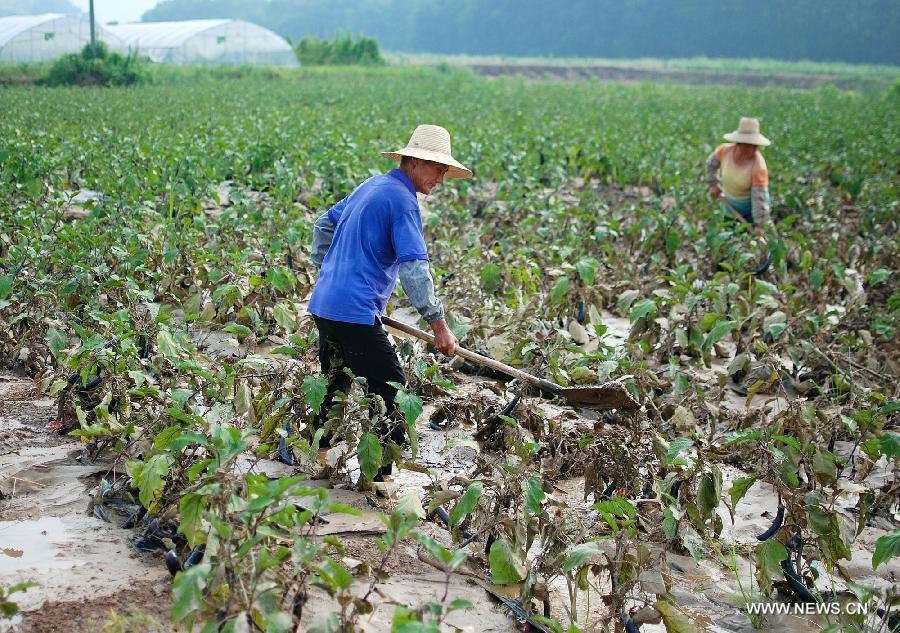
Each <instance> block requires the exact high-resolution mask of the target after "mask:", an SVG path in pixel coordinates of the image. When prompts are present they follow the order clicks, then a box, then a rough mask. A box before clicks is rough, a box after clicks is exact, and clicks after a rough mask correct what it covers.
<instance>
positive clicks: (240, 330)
mask: <svg viewBox="0 0 900 633" xmlns="http://www.w3.org/2000/svg"><path fill="white" fill-rule="evenodd" d="M222 331H223V332H228V333H229V334H236V335H237V337H238V338H241V339H244V338H247V337H248V336H250V335H251V334H253V330H251V329H250V328H248V327H247V326H246V325H241V324H240V323H229V324H228V325H226V326H225V327H223V328H222Z"/></svg>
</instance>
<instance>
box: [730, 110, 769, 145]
mask: <svg viewBox="0 0 900 633" xmlns="http://www.w3.org/2000/svg"><path fill="white" fill-rule="evenodd" d="M725 140H726V141H731V142H732V143H747V144H748V145H761V146H763V147H765V146H766V145H769V144H771V143H772V141H770V140H769V139H767V138H766V137H765V136H763V135H762V134H760V133H759V119H754V118H753V117H749V116H742V117H741V123H740V125H738V129H736V130H735V131H734V132H729V133H728V134H726V135H725Z"/></svg>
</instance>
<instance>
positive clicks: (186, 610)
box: [172, 563, 212, 630]
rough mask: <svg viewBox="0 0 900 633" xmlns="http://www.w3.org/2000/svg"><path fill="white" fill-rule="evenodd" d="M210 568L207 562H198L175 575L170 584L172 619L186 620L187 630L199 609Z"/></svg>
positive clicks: (177, 620)
mask: <svg viewBox="0 0 900 633" xmlns="http://www.w3.org/2000/svg"><path fill="white" fill-rule="evenodd" d="M211 570H212V565H210V564H209V563H200V564H199V565H194V566H193V567H191V568H189V569H187V570H185V571H182V572H179V573H178V574H177V575H176V576H175V581H174V583H173V584H172V619H173V620H175V621H176V622H180V621H182V620H187V621H188V630H190V629H191V627H192V625H193V621H194V616H195V615H196V614H197V613H198V611H199V610H200V605H201V603H202V600H203V590H204V589H205V588H206V579H207V578H208V577H209V573H210V571H211Z"/></svg>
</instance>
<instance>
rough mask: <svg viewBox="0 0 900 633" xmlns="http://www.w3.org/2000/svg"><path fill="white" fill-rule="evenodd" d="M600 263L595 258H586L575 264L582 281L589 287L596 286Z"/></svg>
mask: <svg viewBox="0 0 900 633" xmlns="http://www.w3.org/2000/svg"><path fill="white" fill-rule="evenodd" d="M599 263H600V262H598V261H597V260H596V259H594V258H593V257H585V258H584V259H581V260H579V261H578V262H577V263H576V264H575V270H577V271H578V276H579V277H581V280H582V281H583V282H584V283H585V284H587V285H588V286H593V285H594V281H595V279H596V274H597V266H598V265H599Z"/></svg>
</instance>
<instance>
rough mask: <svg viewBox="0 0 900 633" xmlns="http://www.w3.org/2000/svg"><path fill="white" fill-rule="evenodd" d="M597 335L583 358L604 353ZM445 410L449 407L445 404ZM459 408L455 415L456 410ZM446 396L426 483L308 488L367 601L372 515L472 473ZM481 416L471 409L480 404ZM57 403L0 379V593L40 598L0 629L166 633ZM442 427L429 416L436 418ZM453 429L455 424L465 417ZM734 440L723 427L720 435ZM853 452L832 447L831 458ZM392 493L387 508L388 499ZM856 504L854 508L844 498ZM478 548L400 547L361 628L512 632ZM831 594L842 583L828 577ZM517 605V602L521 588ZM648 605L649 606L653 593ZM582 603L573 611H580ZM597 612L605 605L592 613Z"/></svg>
mask: <svg viewBox="0 0 900 633" xmlns="http://www.w3.org/2000/svg"><path fill="white" fill-rule="evenodd" d="M395 316H398V317H400V318H402V319H403V320H406V321H414V320H415V317H414V316H413V315H406V314H403V313H400V314H397V313H395ZM602 320H603V322H604V324H605V325H607V327H608V334H607V335H606V338H605V340H604V341H603V343H604V344H606V345H610V346H613V347H619V346H621V345H622V344H623V342H624V341H625V340H626V339H627V337H628V334H629V328H630V324H629V323H628V321H627V319H623V318H620V317H616V316H614V315H612V314H610V313H607V312H604V313H603V314H602ZM597 344H598V342H597V341H596V340H595V339H594V338H593V337H591V340H589V341H587V343H585V345H586V347H590V346H591V345H594V346H596V345H597ZM727 362H728V359H719V360H717V361H716V362H715V363H714V364H713V366H712V367H711V368H707V369H703V368H699V369H698V370H697V371H696V372H695V376H694V378H695V379H696V380H698V381H702V382H704V383H708V384H709V385H710V387H711V386H712V385H713V384H714V383H716V382H717V380H718V377H717V374H718V373H721V372H723V371H724V366H725V365H727ZM453 381H454V382H455V383H456V384H457V389H456V391H455V392H454V394H453V396H450V397H448V398H449V399H450V401H451V404H453V403H455V405H460V403H467V402H468V403H478V404H479V406H484V404H485V403H489V402H490V403H496V402H501V403H502V402H505V401H507V400H509V399H510V398H511V397H512V394H511V393H510V392H506V391H505V390H504V386H503V384H502V383H499V382H498V381H494V380H490V379H487V378H483V377H474V376H468V375H464V374H460V373H454V374H453ZM444 400H447V399H446V398H445V399H444ZM527 404H528V405H529V406H532V407H533V408H535V409H540V410H541V411H543V414H544V415H546V416H547V417H550V418H552V417H555V416H560V415H562V414H563V413H564V414H565V417H566V419H567V421H568V422H569V423H576V424H577V423H580V422H583V423H585V424H589V425H590V424H593V423H594V421H595V420H596V415H595V414H592V413H591V412H589V411H579V412H573V411H572V410H571V409H570V408H568V407H567V408H565V409H563V408H561V407H559V406H557V405H556V404H554V403H548V402H543V401H539V400H535V399H528V402H527ZM455 405H454V406H455ZM440 406H442V399H437V400H435V401H433V402H429V404H428V405H427V406H426V408H425V411H424V412H423V415H421V416H420V418H419V421H418V433H419V443H420V450H419V455H418V458H417V462H418V463H419V464H421V465H424V466H426V467H427V468H428V469H429V470H430V476H429V475H425V474H423V473H418V472H413V471H409V470H399V471H395V475H394V478H393V482H391V483H390V484H388V485H387V486H385V487H383V490H382V491H381V492H382V493H383V495H382V496H376V495H374V494H371V493H369V494H366V493H362V492H358V491H356V490H353V489H352V482H353V481H355V480H356V479H357V478H358V464H356V463H355V460H351V461H350V462H349V463H348V469H349V478H348V479H345V480H344V482H343V483H341V482H332V483H328V482H311V483H312V485H321V486H328V487H329V488H330V489H331V493H330V495H331V498H332V500H333V501H335V502H337V503H342V504H346V505H350V506H353V507H355V508H357V509H359V510H361V511H363V514H362V516H360V517H352V516H349V515H334V516H329V517H326V518H327V519H328V520H329V523H328V524H326V525H323V526H320V527H319V528H318V531H319V533H320V535H322V536H324V535H326V534H338V535H340V538H341V540H342V541H343V542H344V543H345V544H346V551H345V555H344V558H343V560H342V563H343V564H344V565H345V566H346V567H347V568H348V569H350V570H351V571H353V572H354V574H355V575H356V583H355V585H354V591H355V592H357V593H358V594H359V595H364V594H365V593H366V592H367V591H368V589H369V586H370V583H371V578H372V571H371V570H372V569H374V568H376V567H377V566H378V564H379V562H380V553H379V551H378V549H377V548H375V547H374V543H373V537H374V536H376V535H378V534H380V533H383V531H384V530H383V526H382V524H381V522H380V520H379V519H378V516H377V513H378V512H389V511H390V510H391V509H392V507H393V506H394V505H395V504H396V503H397V502H398V501H399V500H400V499H401V498H403V497H404V496H407V495H413V496H415V497H416V498H419V499H421V498H422V497H423V495H424V493H425V488H426V486H428V485H429V484H431V483H432V481H437V482H444V483H446V482H449V480H450V479H452V478H453V477H454V476H456V475H463V476H465V475H466V474H467V473H469V471H471V469H472V466H473V463H474V461H475V460H474V456H475V455H474V451H475V450H476V449H475V448H473V447H472V446H468V445H465V444H461V445H454V444H453V440H454V439H466V438H471V436H472V434H473V432H474V431H475V424H474V423H472V422H470V421H466V420H465V419H464V416H463V421H462V423H460V424H457V425H455V426H451V427H450V428H448V429H446V430H438V429H436V428H432V427H431V426H429V420H430V419H431V418H432V417H433V416H435V414H436V413H437V412H438V409H439V407H440ZM722 406H723V407H724V408H726V409H731V410H732V411H734V412H735V413H736V414H741V413H746V412H747V410H748V409H747V407H748V404H747V402H746V399H745V398H744V397H740V396H737V395H735V394H726V397H725V400H724V401H723V402H722ZM749 406H750V408H752V409H758V410H759V412H760V415H772V414H773V413H774V412H776V411H778V410H780V409H781V408H782V407H783V406H785V401H784V400H783V399H782V398H776V397H772V396H768V397H757V398H755V399H753V401H751V403H750V405H749ZM476 408H477V407H476ZM56 414H57V411H56V407H55V404H54V402H53V401H51V400H49V399H46V398H42V397H40V396H39V395H38V394H36V393H35V392H34V390H33V387H32V383H31V381H29V380H27V379H24V378H19V377H15V376H11V375H8V374H7V375H0V493H2V499H0V582H2V583H3V584H9V583H13V582H21V581H29V580H31V581H36V582H39V583H40V584H41V586H40V587H37V588H34V589H30V590H29V591H28V592H27V593H25V594H18V595H17V596H16V602H17V603H18V604H19V605H20V607H21V608H22V609H23V614H22V615H21V617H20V618H18V619H17V620H16V621H15V622H13V623H9V622H8V621H6V622H5V626H4V624H0V631H3V630H22V631H56V630H62V629H66V630H72V631H116V630H150V631H155V630H159V631H167V630H171V625H170V624H169V622H170V620H169V616H168V611H169V606H170V604H171V591H170V587H171V579H170V578H169V576H168V573H167V572H166V570H165V567H164V565H163V562H162V557H161V556H160V555H159V554H156V555H140V554H137V553H135V552H134V551H132V549H131V547H130V545H129V542H128V537H129V536H130V535H131V532H130V531H127V530H122V529H120V528H118V527H117V526H116V525H114V524H111V523H106V522H104V521H102V520H101V519H98V518H96V517H95V516H92V515H90V514H88V512H87V510H88V504H89V500H90V492H91V491H92V490H93V489H94V488H96V486H97V484H98V482H99V481H100V480H101V478H107V479H109V478H113V477H117V476H121V472H120V471H119V470H117V469H116V468H115V467H114V465H113V464H112V463H110V462H94V463H91V462H90V461H86V460H79V459H78V457H79V456H80V455H81V453H82V451H83V444H82V443H81V442H80V441H79V440H78V439H77V438H69V437H67V436H59V435H57V434H55V433H53V432H51V431H49V430H48V428H47V426H48V424H49V423H50V422H51V421H52V420H53V419H54V418H55V417H56ZM439 418H440V416H438V417H437V418H435V419H439ZM457 419H459V416H457ZM726 430H727V429H720V432H725V431H726ZM844 449H847V450H849V447H842V446H838V447H837V450H838V451H839V452H840V451H841V450H844ZM245 464H246V465H247V467H248V468H249V467H250V464H252V467H253V468H254V470H257V471H259V472H265V473H267V474H268V475H269V476H270V477H278V476H284V475H289V474H292V473H293V472H294V469H293V468H291V467H288V466H286V465H284V464H281V463H278V462H272V461H268V460H262V461H257V460H255V459H253V460H250V459H249V458H248V459H247V460H244V461H239V463H238V469H241V468H243V467H244V465H245ZM745 475H746V473H745V472H744V471H742V470H741V469H740V468H737V467H726V468H725V478H726V481H725V485H726V486H725V487H726V489H727V487H728V486H729V485H730V482H731V481H733V480H734V479H736V478H738V477H742V476H745ZM893 476H895V473H893V471H892V470H891V468H890V467H889V465H888V464H886V463H885V464H879V465H878V469H877V470H876V472H875V473H874V474H873V477H877V478H878V479H879V480H887V479H889V478H891V477H893ZM556 484H557V487H556V491H555V493H554V497H555V498H556V499H557V501H559V502H561V503H565V504H567V505H569V507H571V508H573V509H575V510H577V511H580V512H591V510H590V504H591V501H590V500H588V501H585V499H584V494H583V490H584V478H583V477H576V478H570V479H566V480H562V481H559V482H556ZM384 495H386V498H385V496H384ZM775 505H777V503H776V500H775V499H774V495H773V492H772V489H771V488H770V487H769V486H768V485H767V484H764V483H762V482H759V483H757V484H756V485H755V486H754V487H753V488H751V490H750V492H749V493H748V494H747V496H746V497H745V498H744V500H743V501H742V502H741V504H740V505H739V507H738V512H737V513H736V516H735V521H734V522H732V520H731V518H730V517H729V516H728V514H727V512H726V511H725V510H724V509H722V511H721V516H722V519H723V523H724V526H725V530H724V533H723V539H724V540H725V541H726V542H729V543H733V544H734V546H735V550H736V559H735V562H736V565H737V569H738V573H739V574H740V575H741V577H742V580H743V582H744V584H745V585H746V584H747V582H748V579H749V578H750V576H751V574H752V570H751V567H750V563H749V560H748V559H747V557H746V556H744V555H742V553H741V552H742V551H746V550H747V549H749V548H750V547H752V546H753V545H754V544H755V543H756V538H755V536H756V534H758V533H759V532H761V531H763V530H764V529H765V527H767V526H768V524H769V523H770V522H771V516H772V512H773V511H774V509H775ZM847 505H848V506H851V505H852V499H848V503H847ZM889 527H890V526H876V527H867V528H866V529H865V530H864V531H863V533H862V535H861V536H860V538H859V539H858V540H857V542H856V543H855V544H854V548H853V559H852V560H851V561H850V562H849V563H848V565H847V568H848V569H849V570H851V572H852V574H853V577H854V579H855V580H857V581H859V582H863V583H866V584H871V585H876V586H888V585H890V584H893V583H896V581H897V578H898V577H900V559H894V560H892V561H889V562H888V563H887V564H884V565H882V566H881V567H879V569H878V571H877V572H872V570H871V556H872V551H873V548H874V542H875V540H876V539H877V538H878V537H879V536H880V535H881V534H884V533H885V530H884V529H882V528H889ZM419 529H420V531H422V532H424V533H426V534H428V535H429V536H431V537H432V538H434V539H435V540H437V541H439V542H441V543H443V544H444V545H446V546H451V545H452V543H451V539H450V534H449V532H448V531H447V529H446V527H445V526H444V525H443V524H441V523H440V522H439V521H437V520H428V521H425V522H423V523H422V525H421V526H420V528H419ZM479 548H480V549H481V550H483V545H481V544H478V543H472V544H471V545H470V546H469V550H470V554H471V556H470V558H471V560H472V561H473V562H472V564H471V566H470V567H469V568H467V569H464V570H461V572H462V573H458V574H453V575H452V576H451V577H450V579H449V582H447V581H446V579H445V577H444V575H443V574H442V573H441V572H440V571H438V570H436V569H435V568H434V567H433V566H431V565H430V564H429V563H428V560H429V557H428V556H427V555H425V554H424V553H423V552H422V551H421V546H420V545H419V544H418V543H417V542H416V541H414V540H412V539H407V540H406V541H405V542H404V543H402V544H401V546H400V548H399V550H398V551H397V553H396V556H395V558H393V559H392V560H390V562H389V564H388V565H387V567H386V569H385V571H387V572H388V573H389V574H390V575H391V577H390V579H389V580H388V581H386V582H383V583H379V584H378V588H377V592H376V593H375V596H376V598H375V600H374V602H375V605H376V608H375V610H374V612H373V613H372V614H370V615H369V616H366V618H364V619H363V621H362V623H361V625H362V626H363V628H364V630H366V631H373V632H375V631H386V630H389V629H390V620H391V616H392V613H393V609H394V606H395V605H396V604H407V605H424V604H426V603H427V602H429V601H440V600H441V598H442V597H443V596H444V594H445V593H446V594H447V595H448V596H449V597H450V599H453V598H457V597H461V598H466V599H467V600H469V601H471V602H472V604H473V607H472V608H471V609H469V610H466V611H460V612H457V613H455V614H453V615H452V616H451V617H450V618H449V619H448V620H447V624H449V625H452V626H455V627H457V628H458V629H459V630H462V631H472V632H476V631H510V632H512V631H515V630H521V624H520V623H518V622H516V621H515V619H514V618H513V617H511V615H510V613H509V611H508V610H507V609H506V608H504V607H502V606H500V605H498V604H497V603H496V602H495V601H494V600H493V599H491V598H490V597H489V595H488V594H487V592H486V591H484V589H483V588H481V587H480V586H479V585H478V584H476V583H475V582H474V578H475V577H479V578H482V579H483V578H484V571H483V569H481V568H479V566H478V563H477V561H479V560H481V561H482V562H483V552H482V551H479ZM651 549H652V550H653V551H654V552H655V553H654V555H655V556H656V557H658V560H659V571H660V572H661V573H662V575H663V578H664V579H665V582H666V585H667V588H668V592H669V596H670V599H672V600H673V601H674V602H675V603H676V604H678V606H679V607H680V608H682V609H683V610H684V611H685V612H686V613H687V614H689V616H690V617H691V618H692V620H693V621H694V622H695V623H696V624H697V625H698V626H699V627H700V628H701V629H704V630H707V631H720V632H721V631H751V630H753V629H752V626H751V623H750V620H749V618H748V617H747V615H746V614H745V613H744V612H743V611H742V610H741V609H740V608H738V606H737V605H736V599H735V596H737V595H739V594H740V587H739V585H738V582H737V578H736V577H735V574H734V572H733V571H731V570H730V569H728V567H727V566H726V565H725V564H723V562H722V561H720V560H718V559H717V558H716V557H715V556H714V555H713V553H712V552H709V553H708V556H707V558H705V559H703V560H701V561H699V562H695V561H694V560H693V559H691V558H689V557H684V556H678V555H676V554H673V553H671V552H665V551H663V550H662V548H661V547H659V546H656V545H651ZM832 581H833V582H834V583H835V586H837V587H840V581H839V580H837V579H832ZM510 589H512V595H515V594H516V589H515V588H507V589H506V592H507V593H508V592H509V590H510ZM550 589H551V613H552V616H553V617H554V618H556V619H557V620H559V621H561V622H568V621H569V618H568V613H567V608H568V602H567V597H566V589H565V586H564V585H563V584H562V583H556V584H554V585H553V586H551V588H550ZM645 597H646V599H647V600H648V601H649V602H651V603H652V602H653V600H654V597H653V596H652V595H649V594H648V595H647V596H645ZM582 608H584V605H582V606H581V607H579V612H580V611H581V609H582ZM591 608H592V614H594V615H596V614H597V609H598V608H600V607H598V605H591ZM335 609H336V605H335V604H333V601H332V600H331V599H330V598H329V597H328V596H327V595H326V594H324V593H323V592H319V591H318V590H313V591H311V593H310V597H309V603H308V604H307V606H306V608H305V610H304V614H303V618H302V624H301V630H303V629H306V628H308V627H309V626H311V625H313V624H314V623H315V622H316V621H317V619H318V618H319V617H321V615H322V614H323V613H328V612H329V611H332V610H335ZM822 624H823V622H822V621H820V620H816V619H814V618H808V617H797V616H771V617H769V618H768V620H767V622H766V625H765V627H764V628H762V629H760V630H763V631H791V632H805V631H816V630H820V629H821V626H822ZM641 630H642V631H643V632H644V633H648V632H649V633H655V632H661V631H664V630H665V629H664V628H663V627H662V625H653V624H645V625H643V626H642V628H641Z"/></svg>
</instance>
